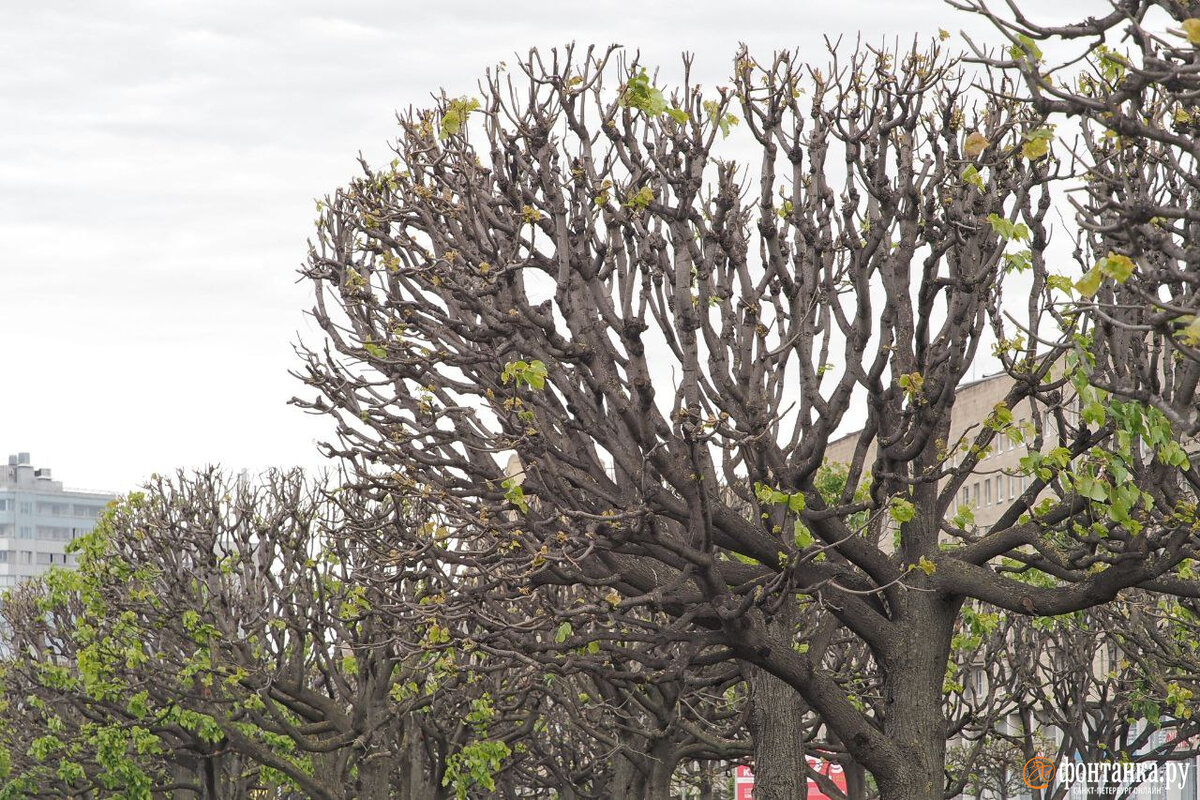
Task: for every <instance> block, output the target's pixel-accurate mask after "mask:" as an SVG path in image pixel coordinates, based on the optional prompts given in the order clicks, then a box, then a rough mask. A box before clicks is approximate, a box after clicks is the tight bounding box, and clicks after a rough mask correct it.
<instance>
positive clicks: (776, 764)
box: [743, 608, 808, 800]
mask: <svg viewBox="0 0 1200 800" xmlns="http://www.w3.org/2000/svg"><path fill="white" fill-rule="evenodd" d="M797 616H798V608H796V609H792V610H791V612H790V613H789V612H787V611H784V610H782V609H781V610H780V612H779V613H778V614H777V615H775V616H774V617H773V618H772V619H771V620H770V621H768V622H767V632H768V634H769V635H770V636H771V638H772V640H774V641H773V642H772V646H773V647H788V648H790V647H791V646H792V642H791V638H792V634H793V631H794V630H795V625H796V617H797ZM743 668H744V670H745V675H746V679H747V682H748V683H749V686H750V736H751V738H752V740H753V742H754V797H755V800H805V798H807V797H808V781H807V779H806V777H805V769H804V725H803V722H804V711H805V708H806V706H805V703H804V700H803V698H801V697H800V694H799V693H798V692H797V691H796V690H795V689H793V688H792V687H791V686H789V685H788V684H787V683H785V682H784V681H783V680H781V679H779V678H777V677H775V676H774V675H772V674H770V673H769V672H767V671H766V670H763V669H760V668H759V667H756V666H753V665H751V664H743Z"/></svg>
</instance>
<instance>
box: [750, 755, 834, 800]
mask: <svg viewBox="0 0 1200 800" xmlns="http://www.w3.org/2000/svg"><path fill="white" fill-rule="evenodd" d="M805 758H806V759H807V761H808V768H809V769H811V770H814V771H815V772H818V773H820V774H821V775H824V776H825V777H826V778H829V780H831V781H833V785H834V786H836V787H837V788H838V789H840V790H841V791H842V793H843V794H844V793H845V791H846V771H845V770H843V769H842V765H841V764H836V763H834V762H832V761H823V760H821V759H819V758H813V757H812V756H806V757H805ZM733 789H734V795H733V796H734V800H753V798H754V773H753V772H751V771H750V768H749V767H747V766H746V765H745V764H739V765H738V767H737V770H736V771H735V772H734V773H733ZM808 800H833V798H831V797H830V796H829V795H827V794H825V793H824V792H822V791H821V788H820V787H819V786H818V785H817V782H816V781H815V780H813V779H812V778H809V779H808Z"/></svg>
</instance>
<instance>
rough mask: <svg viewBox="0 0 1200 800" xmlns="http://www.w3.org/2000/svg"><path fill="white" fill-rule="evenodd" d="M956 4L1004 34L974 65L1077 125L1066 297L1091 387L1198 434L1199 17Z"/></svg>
mask: <svg viewBox="0 0 1200 800" xmlns="http://www.w3.org/2000/svg"><path fill="white" fill-rule="evenodd" d="M950 4H951V5H953V6H955V7H957V8H960V9H963V10H966V11H969V12H972V13H975V14H978V15H981V16H983V17H985V18H987V19H989V20H990V21H991V22H992V23H993V24H994V25H995V26H996V27H997V28H998V29H999V30H1000V31H1001V33H1003V34H1004V36H1005V37H1006V38H1007V39H1008V40H1009V43H1010V47H1008V48H1006V49H1005V50H1003V51H1001V53H999V54H996V53H984V52H982V51H977V56H978V61H980V62H981V63H982V64H983V65H985V66H986V68H988V69H990V70H993V71H996V72H1001V71H1004V72H1009V73H1011V74H1013V75H1014V76H1018V81H1017V82H1018V85H1019V86H1020V88H1021V89H1022V91H1021V92H1019V93H1018V94H1019V95H1020V96H1021V98H1022V100H1023V102H1025V103H1026V104H1027V105H1028V106H1029V107H1031V108H1036V109H1037V110H1038V112H1039V113H1041V114H1045V115H1046V116H1047V119H1048V121H1050V122H1052V123H1058V124H1067V125H1068V126H1069V127H1068V130H1070V129H1071V128H1072V127H1074V125H1075V124H1078V126H1079V133H1078V135H1077V136H1075V137H1074V138H1073V139H1069V140H1068V141H1073V145H1072V146H1071V147H1070V151H1071V154H1072V155H1073V157H1074V160H1075V162H1076V164H1077V167H1078V171H1079V173H1080V174H1081V176H1082V179H1083V182H1082V185H1081V186H1080V187H1078V188H1080V189H1082V191H1078V192H1075V193H1073V194H1072V196H1071V205H1072V207H1073V209H1074V211H1075V212H1076V213H1075V216H1076V220H1077V222H1078V224H1079V227H1080V236H1079V242H1078V247H1077V249H1076V258H1077V259H1078V260H1079V261H1080V263H1081V264H1082V266H1083V267H1084V269H1085V270H1086V272H1085V273H1084V275H1083V277H1082V278H1081V279H1080V280H1079V281H1077V282H1076V283H1075V285H1074V287H1072V288H1071V289H1070V293H1071V295H1072V299H1073V300H1074V304H1075V306H1076V308H1077V309H1078V310H1079V311H1082V312H1083V313H1085V314H1086V315H1088V316H1089V317H1091V319H1092V323H1093V324H1092V330H1091V334H1092V336H1091V339H1090V342H1091V346H1092V349H1093V351H1094V355H1095V358H1096V361H1097V363H1096V364H1095V366H1094V369H1093V370H1092V372H1091V380H1092V382H1093V383H1094V384H1095V385H1096V386H1099V387H1103V388H1105V389H1108V390H1110V391H1113V392H1116V393H1118V394H1121V395H1123V396H1126V397H1132V398H1134V399H1137V400H1139V401H1140V402H1143V403H1146V404H1148V405H1152V406H1154V407H1156V408H1157V409H1159V410H1160V411H1162V412H1163V413H1164V414H1165V415H1166V416H1167V418H1168V419H1169V420H1170V421H1171V423H1172V424H1173V425H1174V427H1175V428H1176V430H1178V431H1182V432H1184V433H1185V434H1186V435H1188V436H1191V437H1194V436H1195V435H1196V434H1197V433H1200V412H1198V411H1197V404H1196V390H1197V384H1198V383H1200V295H1198V293H1197V290H1198V289H1200V249H1198V248H1197V242H1198V241H1200V216H1198V215H1197V205H1198V202H1200V186H1197V183H1196V173H1197V168H1198V166H1200V139H1198V138H1197V134H1198V133H1200V71H1198V69H1197V67H1198V66H1200V9H1198V8H1197V7H1196V5H1195V4H1194V3H1189V2H1179V1H1178V0H1128V1H1126V0H1122V2H1110V3H1096V4H1095V5H1096V8H1095V9H1093V10H1092V12H1093V13H1091V14H1088V15H1086V16H1084V18H1082V19H1080V20H1079V21H1078V22H1075V23H1070V24H1062V23H1054V24H1047V23H1045V22H1042V21H1040V20H1038V19H1037V15H1028V14H1026V13H1023V12H1022V11H1021V10H1020V9H1019V7H1018V6H1017V5H1016V4H1014V3H1011V2H1010V3H1007V4H1005V5H1001V4H995V3H989V2H986V0H950ZM1080 64H1083V65H1084V68H1083V69H1082V70H1081V69H1080V67H1079V65H1080ZM1064 149H1066V148H1064ZM1106 277H1115V278H1118V279H1119V280H1114V281H1109V280H1105V278H1106Z"/></svg>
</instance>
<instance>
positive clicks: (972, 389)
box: [825, 372, 1049, 528]
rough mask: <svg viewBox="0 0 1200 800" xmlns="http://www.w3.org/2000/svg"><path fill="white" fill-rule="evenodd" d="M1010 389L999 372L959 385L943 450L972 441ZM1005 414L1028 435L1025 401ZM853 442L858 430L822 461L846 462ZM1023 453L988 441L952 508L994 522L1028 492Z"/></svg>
mask: <svg viewBox="0 0 1200 800" xmlns="http://www.w3.org/2000/svg"><path fill="white" fill-rule="evenodd" d="M1011 386H1012V379H1011V378H1009V376H1008V374H1007V373H1003V372H1002V373H999V374H997V375H989V376H987V377H984V378H981V379H979V380H977V381H972V382H971V383H965V384H963V385H962V386H960V387H959V388H958V393H957V394H958V396H957V398H956V399H955V402H954V416H953V418H952V419H951V420H950V440H949V442H948V443H947V446H948V448H950V449H953V448H954V447H955V446H956V445H957V444H958V443H959V442H960V440H962V441H966V442H967V443H968V444H969V443H970V442H972V441H974V438H975V436H976V435H978V433H979V431H980V429H981V428H982V427H983V422H984V420H986V419H987V418H988V416H989V415H990V414H991V413H992V412H993V410H994V409H995V408H996V404H998V403H1000V402H1001V401H1003V400H1004V398H1005V397H1006V396H1007V394H1008V390H1009V388H1010V387H1011ZM1010 411H1011V413H1012V416H1013V426H1014V427H1016V428H1018V429H1023V430H1025V431H1027V432H1028V431H1029V430H1030V427H1029V423H1030V421H1031V412H1030V409H1029V404H1028V401H1022V402H1021V403H1018V404H1017V406H1016V408H1013V409H1010ZM1047 436H1049V432H1047ZM858 437H859V431H855V432H854V433H851V434H848V435H846V436H843V437H841V438H839V439H836V440H834V441H832V442H830V443H829V447H828V448H827V450H826V453H825V457H826V460H828V461H830V462H832V463H842V464H848V463H850V461H851V459H852V458H853V457H854V448H855V447H857V446H858ZM964 437H965V438H964ZM1030 438H1031V437H1030ZM1028 453H1029V447H1028V445H1026V444H1024V443H1018V442H1017V441H1015V440H1014V439H1012V438H1009V437H1008V436H1005V435H998V436H996V437H995V438H994V439H993V440H992V445H991V448H990V449H989V451H988V453H987V455H986V456H985V457H984V458H983V460H982V461H980V463H979V465H978V466H977V467H976V468H975V472H974V473H973V474H972V475H971V476H970V477H969V478H968V479H967V481H966V483H964V484H963V487H962V489H961V491H960V493H959V501H958V504H957V505H965V506H968V507H969V508H971V510H972V511H973V512H974V516H975V523H976V524H977V525H978V526H979V527H981V528H986V527H988V526H989V525H991V524H993V523H994V522H996V521H997V520H998V519H999V518H1000V515H1001V514H1002V513H1003V512H1004V511H1006V510H1007V509H1008V507H1009V505H1010V504H1011V501H1012V500H1015V499H1016V498H1017V497H1018V496H1020V494H1021V493H1022V492H1023V491H1025V489H1027V488H1028V487H1029V482H1030V478H1029V476H1027V475H1026V476H1022V475H1020V474H1018V473H1019V472H1020V462H1021V458H1022V457H1023V456H1025V455H1027V454H1028ZM962 457H963V456H962V453H961V452H959V453H953V454H952V455H951V463H952V464H954V465H955V466H958V465H959V464H960V463H962ZM873 458H874V446H873V445H872V449H871V450H870V451H869V452H868V456H867V465H868V468H869V467H870V462H871V460H872V459H873ZM952 511H953V509H952Z"/></svg>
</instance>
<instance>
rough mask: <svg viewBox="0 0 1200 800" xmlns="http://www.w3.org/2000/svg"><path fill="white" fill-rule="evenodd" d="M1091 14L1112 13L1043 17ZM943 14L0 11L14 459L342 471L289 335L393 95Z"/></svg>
mask: <svg viewBox="0 0 1200 800" xmlns="http://www.w3.org/2000/svg"><path fill="white" fill-rule="evenodd" d="M1085 6H1086V9H1090V13H1096V14H1099V13H1103V11H1104V10H1105V5H1104V4H1103V3H1098V2H1089V3H1086V4H1085V3H1082V2H1079V1H1078V0H1075V2H1069V1H1068V0H1052V1H1050V0H1046V1H1044V2H1041V3H1039V4H1038V6H1037V8H1038V10H1040V12H1041V13H1042V14H1045V13H1047V12H1048V11H1052V10H1058V9H1064V10H1066V11H1068V12H1069V13H1070V15H1071V16H1080V17H1082V16H1084V15H1085V14H1086V13H1089V12H1088V10H1085ZM1055 16H1056V17H1057V18H1060V19H1061V18H1062V16H1061V15H1060V14H1056V15H1055ZM938 28H946V29H949V30H951V31H954V32H956V33H957V32H958V31H959V30H961V29H964V28H965V29H968V30H971V31H973V32H979V33H984V35H985V36H987V35H988V34H986V33H985V29H984V28H983V26H982V25H980V24H979V23H978V22H977V21H975V20H972V19H970V18H965V17H963V16H961V15H959V14H957V13H956V12H953V11H952V10H950V9H949V8H947V7H946V6H945V5H943V4H942V3H941V2H940V1H939V0H914V1H913V2H906V3H901V2H885V1H884V0H838V1H836V2H821V3H815V2H814V3H810V2H782V1H776V2H763V1H762V0H755V2H744V3H730V2H710V1H709V0H694V2H688V3H676V2H671V3H657V4H651V3H648V2H643V3H634V2H628V0H624V2H619V3H618V2H609V0H604V1H603V2H599V1H595V2H588V3H586V4H579V5H576V4H571V5H570V6H567V5H559V4H555V3H547V2H537V3H534V2H526V1H525V0H518V1H517V2H511V1H510V2H504V3H499V2H488V3H468V2H422V3H415V4H412V5H411V6H410V5H408V4H404V3H385V2H355V3H330V2H324V3H316V2H307V1H305V2H283V1H282V0H277V1H276V2H224V1H218V0H205V2H190V1H189V2H171V3H163V2H149V1H147V2H133V1H132V0H130V1H129V2H107V1H93V2H87V1H85V0H79V1H77V2H55V1H54V0H47V1H46V2H40V3H29V2H19V0H0V330H2V331H3V341H2V344H0V376H2V377H0V457H4V456H6V455H7V454H9V453H15V452H17V451H18V450H28V451H31V452H32V454H33V461H34V463H35V465H37V466H48V467H52V468H53V469H54V475H55V477H56V478H57V479H60V480H63V481H65V483H66V484H67V485H68V486H72V487H84V488H95V489H110V490H116V491H126V490H128V489H130V488H133V487H134V486H136V485H137V484H138V483H140V482H141V481H142V480H144V479H145V478H146V477H147V476H148V475H149V474H150V473H151V472H155V471H158V472H169V471H173V470H174V469H176V468H179V467H198V466H202V465H205V464H208V463H220V464H223V465H224V466H226V467H229V468H231V469H235V470H236V469H241V468H243V467H245V468H249V469H251V470H258V469H262V468H265V467H268V466H273V465H278V466H288V465H293V464H300V465H304V466H310V467H311V466H319V465H320V459H319V458H318V456H317V453H316V447H315V442H316V441H317V440H319V439H322V438H327V437H328V436H329V435H331V434H332V430H333V429H332V426H331V424H330V421H329V420H328V419H325V418H321V417H310V416H307V415H305V414H304V413H303V412H301V411H300V410H299V409H296V408H293V407H291V406H288V405H287V400H288V399H289V398H290V397H292V396H293V395H295V394H298V393H304V394H307V393H308V390H307V387H304V386H303V385H301V384H300V383H299V382H298V381H296V380H295V379H293V378H291V377H290V376H289V375H288V374H287V373H288V370H289V369H293V368H295V367H297V366H298V365H299V363H300V362H299V360H298V358H297V357H296V356H295V355H294V353H293V351H292V346H293V344H294V343H295V342H296V341H297V340H298V339H299V338H301V337H304V338H306V339H307V340H308V341H310V342H314V343H315V342H317V341H318V337H317V333H318V332H317V330H316V328H315V326H313V325H311V324H310V323H309V322H308V320H307V319H306V318H305V316H304V313H303V312H304V310H305V309H306V308H308V307H310V306H311V301H310V299H309V295H308V287H307V286H306V285H304V284H299V283H297V278H298V275H297V269H298V268H299V266H300V264H301V262H302V260H303V258H304V255H305V252H306V244H305V243H306V240H307V238H308V236H309V233H310V231H311V230H312V225H313V220H314V218H315V216H316V214H315V208H314V200H315V199H316V198H318V197H320V196H321V195H324V194H326V193H327V192H330V191H332V190H333V189H334V188H336V187H337V186H339V185H341V184H342V183H344V182H345V181H346V180H347V179H348V178H349V177H350V176H351V175H352V174H354V172H355V169H356V163H355V157H356V155H357V154H358V152H359V151H362V152H363V153H364V154H365V155H366V156H367V158H368V159H369V160H371V161H373V162H376V163H380V162H385V161H388V160H390V154H389V151H388V149H387V142H388V141H389V140H390V139H391V138H393V134H394V110H395V109H397V108H404V107H407V106H409V105H417V106H423V105H428V104H429V102H430V100H429V96H430V94H431V93H432V92H434V91H435V90H437V89H438V88H439V87H443V86H444V87H445V88H446V90H447V92H448V93H449V94H451V95H460V94H472V93H474V89H475V81H476V79H477V77H478V76H480V75H481V74H482V73H483V70H484V69H485V68H486V67H488V66H491V65H493V64H495V63H496V62H497V61H500V60H508V61H509V62H512V61H513V60H514V59H513V53H514V51H517V52H524V51H526V50H527V49H528V48H529V47H530V46H532V45H538V46H543V47H548V46H552V45H558V44H562V43H564V42H567V41H571V40H575V41H577V42H579V43H580V44H584V43H592V42H594V43H596V44H600V45H603V44H607V43H609V42H619V43H621V44H623V45H625V46H626V47H628V48H629V49H631V50H632V49H640V50H641V52H642V61H643V63H644V64H648V65H654V64H662V65H664V67H666V68H667V69H665V70H664V72H665V73H666V74H668V75H675V74H678V72H677V65H678V63H679V53H680V52H681V51H683V50H689V51H691V52H694V53H695V54H696V64H695V74H696V75H697V77H698V80H699V81H700V82H701V83H703V84H704V85H706V86H714V85H722V84H725V83H727V80H726V78H727V76H728V74H729V67H730V64H731V59H732V56H733V53H734V51H735V49H736V47H737V43H738V42H739V41H745V42H747V43H748V44H749V45H750V46H751V49H752V52H754V53H756V54H758V55H759V56H760V57H766V56H769V54H770V52H771V51H773V50H776V49H792V48H799V49H800V51H801V53H802V54H804V55H806V56H810V57H811V58H812V60H814V61H817V62H821V61H824V50H823V45H822V43H821V36H822V34H830V35H834V36H836V35H839V34H841V35H846V36H847V37H848V38H850V39H853V37H854V36H855V35H856V34H857V32H859V31H860V30H861V31H862V33H863V36H864V39H865V40H866V41H867V42H871V43H880V42H882V41H884V40H885V38H886V40H887V41H888V42H892V41H894V40H895V38H896V37H899V38H900V40H901V41H902V42H904V43H907V42H909V41H911V40H912V37H913V36H914V35H918V36H920V37H921V38H922V39H925V38H926V37H929V36H933V35H936V33H937V29H938ZM952 43H953V42H952Z"/></svg>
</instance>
